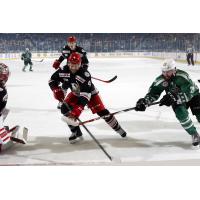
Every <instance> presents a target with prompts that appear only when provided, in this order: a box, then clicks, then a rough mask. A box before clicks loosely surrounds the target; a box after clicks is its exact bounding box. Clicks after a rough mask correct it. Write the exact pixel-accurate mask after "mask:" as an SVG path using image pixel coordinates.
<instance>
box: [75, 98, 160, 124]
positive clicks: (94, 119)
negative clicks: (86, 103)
mask: <svg viewBox="0 0 200 200" xmlns="http://www.w3.org/2000/svg"><path fill="white" fill-rule="evenodd" d="M159 103H160V102H154V103H152V104H150V105H149V106H152V105H156V104H159ZM135 108H136V107H131V108H127V109H124V110H119V111H117V112H113V113H110V114H109V115H105V116H102V117H96V118H93V119H89V120H86V121H84V122H81V123H79V124H78V125H79V126H80V125H82V126H83V125H84V124H87V123H90V122H93V121H96V120H99V119H105V118H106V117H109V116H110V115H116V114H120V113H124V112H129V111H131V110H135Z"/></svg>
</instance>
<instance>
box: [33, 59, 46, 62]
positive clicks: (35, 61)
mask: <svg viewBox="0 0 200 200" xmlns="http://www.w3.org/2000/svg"><path fill="white" fill-rule="evenodd" d="M43 60H44V59H41V60H32V61H34V62H43Z"/></svg>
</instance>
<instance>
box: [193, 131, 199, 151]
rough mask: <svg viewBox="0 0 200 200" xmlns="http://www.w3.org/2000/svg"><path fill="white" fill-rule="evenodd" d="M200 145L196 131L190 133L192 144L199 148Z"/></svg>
mask: <svg viewBox="0 0 200 200" xmlns="http://www.w3.org/2000/svg"><path fill="white" fill-rule="evenodd" d="M199 145H200V136H199V134H198V133H196V134H193V135H192V146H193V147H195V148H199Z"/></svg>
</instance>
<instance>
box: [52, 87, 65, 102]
mask: <svg viewBox="0 0 200 200" xmlns="http://www.w3.org/2000/svg"><path fill="white" fill-rule="evenodd" d="M52 91H53V95H54V98H55V99H57V100H58V101H60V102H62V101H63V100H64V97H65V96H64V92H63V90H62V89H61V88H60V87H57V88H55V89H53V90H52Z"/></svg>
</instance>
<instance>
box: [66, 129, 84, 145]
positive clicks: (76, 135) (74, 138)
mask: <svg viewBox="0 0 200 200" xmlns="http://www.w3.org/2000/svg"><path fill="white" fill-rule="evenodd" d="M76 128H77V130H76V131H74V132H72V134H71V136H70V137H69V142H70V144H74V143H76V142H78V141H81V140H83V137H82V135H83V134H82V132H81V129H80V128H79V127H76Z"/></svg>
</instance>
